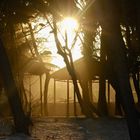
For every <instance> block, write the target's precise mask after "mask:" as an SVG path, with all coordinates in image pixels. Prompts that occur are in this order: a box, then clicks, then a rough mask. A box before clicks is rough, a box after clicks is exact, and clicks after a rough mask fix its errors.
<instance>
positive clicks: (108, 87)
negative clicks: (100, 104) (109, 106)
mask: <svg viewBox="0 0 140 140" xmlns="http://www.w3.org/2000/svg"><path fill="white" fill-rule="evenodd" d="M107 90H108V91H107V93H108V103H110V83H109V81H108V82H107Z"/></svg>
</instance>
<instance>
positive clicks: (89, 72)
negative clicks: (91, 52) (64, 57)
mask: <svg viewBox="0 0 140 140" xmlns="http://www.w3.org/2000/svg"><path fill="white" fill-rule="evenodd" d="M74 68H75V71H76V73H77V76H79V77H80V79H82V78H86V79H87V78H88V79H95V77H96V76H98V75H99V72H100V65H99V62H98V61H97V60H95V59H93V61H92V62H91V61H87V60H86V59H85V58H84V57H82V58H80V59H78V60H76V61H75V62H74ZM51 78H54V79H57V80H70V79H71V76H70V75H69V73H68V70H67V68H66V67H64V68H62V69H60V70H58V71H56V72H54V73H52V74H51Z"/></svg>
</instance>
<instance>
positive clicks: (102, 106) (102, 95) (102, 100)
mask: <svg viewBox="0 0 140 140" xmlns="http://www.w3.org/2000/svg"><path fill="white" fill-rule="evenodd" d="M100 54H101V56H100V64H101V72H100V75H99V98H98V110H99V112H100V114H101V115H102V116H108V108H107V101H106V77H105V61H106V52H105V40H104V35H103V34H102V36H101V52H100Z"/></svg>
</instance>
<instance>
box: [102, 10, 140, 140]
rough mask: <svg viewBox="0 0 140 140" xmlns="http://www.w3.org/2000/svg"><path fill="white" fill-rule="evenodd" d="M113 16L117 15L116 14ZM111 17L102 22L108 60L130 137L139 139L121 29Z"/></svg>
mask: <svg viewBox="0 0 140 140" xmlns="http://www.w3.org/2000/svg"><path fill="white" fill-rule="evenodd" d="M110 12H112V11H110ZM113 16H114V17H115V15H113ZM109 18H111V20H110V21H107V20H105V21H104V23H102V32H103V33H104V34H105V37H106V42H107V46H106V49H107V56H108V60H109V61H111V65H112V68H113V72H114V74H115V75H116V80H117V83H118V87H119V92H118V93H119V97H120V99H121V103H122V105H123V108H124V112H125V114H126V119H127V124H128V129H129V134H130V138H131V140H139V139H140V133H139V132H140V126H139V120H138V117H137V114H136V110H135V106H134V99H133V96H132V91H131V87H130V83H129V72H128V67H127V61H126V54H125V51H124V42H123V38H122V35H121V29H120V25H119V23H118V21H116V19H114V18H113V19H112V17H109ZM115 18H116V17H115Z"/></svg>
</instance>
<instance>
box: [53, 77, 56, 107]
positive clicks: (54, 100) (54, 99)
mask: <svg viewBox="0 0 140 140" xmlns="http://www.w3.org/2000/svg"><path fill="white" fill-rule="evenodd" d="M53 103H54V104H55V103H56V80H55V79H54V98H53Z"/></svg>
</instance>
